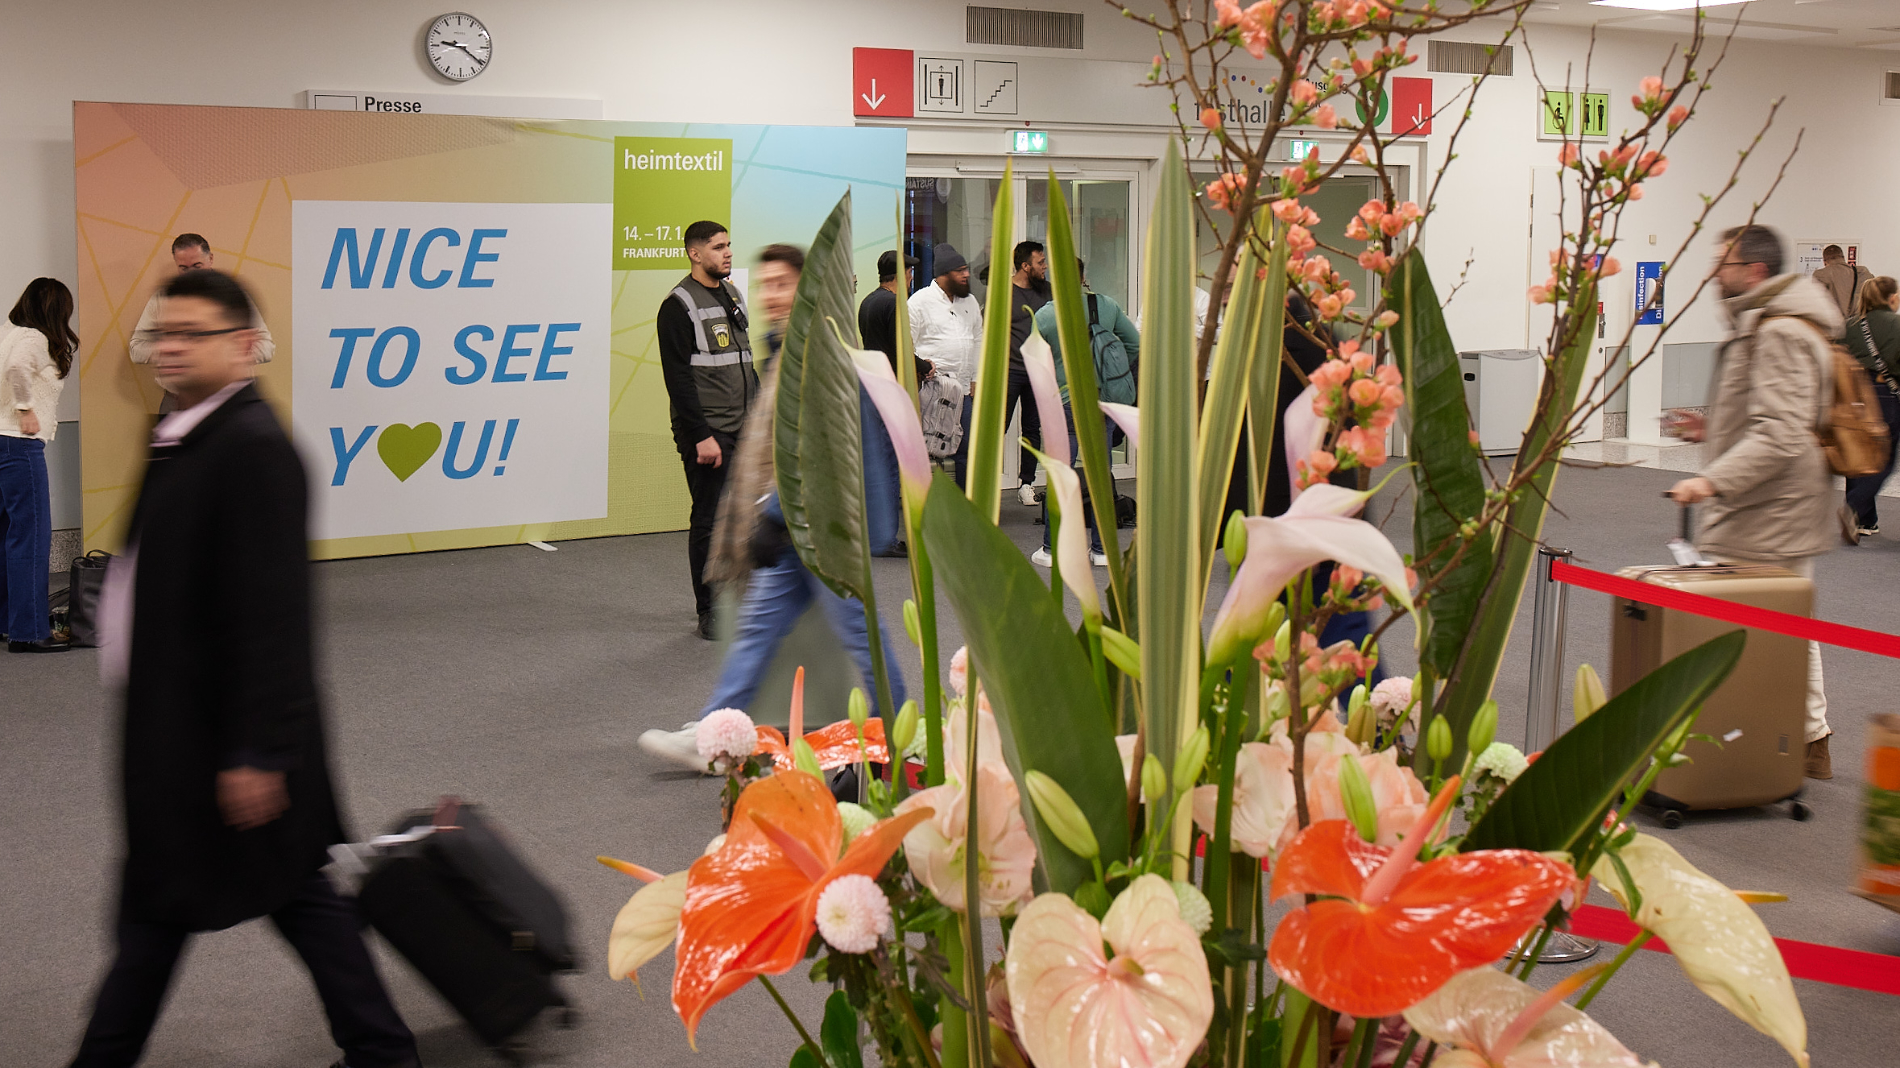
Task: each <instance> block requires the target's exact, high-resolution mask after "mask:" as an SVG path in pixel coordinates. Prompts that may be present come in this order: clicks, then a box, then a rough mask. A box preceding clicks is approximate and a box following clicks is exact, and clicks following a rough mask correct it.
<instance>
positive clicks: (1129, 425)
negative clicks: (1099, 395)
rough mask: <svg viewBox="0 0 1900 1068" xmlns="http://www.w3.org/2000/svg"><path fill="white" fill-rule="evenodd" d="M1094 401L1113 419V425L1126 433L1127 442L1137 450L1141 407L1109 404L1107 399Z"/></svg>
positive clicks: (1139, 446) (1139, 444)
mask: <svg viewBox="0 0 1900 1068" xmlns="http://www.w3.org/2000/svg"><path fill="white" fill-rule="evenodd" d="M1095 403H1097V404H1099V405H1101V407H1102V411H1103V412H1104V413H1106V414H1107V415H1108V417H1109V418H1110V419H1113V420H1115V425H1116V426H1118V427H1121V428H1122V433H1124V434H1126V435H1128V443H1129V444H1130V445H1133V446H1134V447H1135V448H1136V449H1137V450H1139V449H1140V448H1141V409H1139V408H1137V407H1135V406H1134V405H1132V404H1110V403H1109V402H1107V401H1096V402H1095Z"/></svg>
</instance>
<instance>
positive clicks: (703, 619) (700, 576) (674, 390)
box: [654, 222, 759, 641]
mask: <svg viewBox="0 0 1900 1068" xmlns="http://www.w3.org/2000/svg"><path fill="white" fill-rule="evenodd" d="M686 258H687V259H688V260H689V261H691V263H692V265H693V270H692V273H690V274H688V275H687V276H686V277H685V278H682V279H680V284H679V285H678V286H676V287H675V288H674V289H673V292H672V293H670V294H668V295H667V298H666V299H665V300H663V301H661V302H660V312H659V316H658V317H657V320H656V322H655V324H654V326H655V330H656V332H657V334H658V336H659V341H660V370H661V373H662V374H663V375H664V376H665V378H666V392H667V396H668V397H669V398H670V399H671V401H672V413H673V444H674V445H675V446H676V447H677V448H678V449H679V454H680V461H681V462H682V463H683V464H684V465H685V467H686V488H687V490H688V491H689V492H691V493H692V495H693V510H692V518H691V523H690V526H689V528H688V535H687V542H686V545H687V557H688V560H689V563H690V566H691V568H692V578H693V602H694V606H695V607H696V608H697V609H698V611H699V626H698V633H699V636H700V637H702V638H705V639H707V640H709V641H710V640H711V639H712V637H713V629H712V591H711V589H710V588H708V587H707V585H706V581H705V570H706V556H707V553H708V551H709V550H710V549H711V546H712V531H713V518H714V516H715V515H716V514H717V513H718V510H719V496H720V494H721V493H722V492H724V490H725V488H726V473H727V470H728V467H727V465H726V461H727V459H728V458H730V457H731V455H732V449H733V445H734V444H735V443H736V442H737V440H738V437H739V430H740V428H741V427H743V426H744V425H745V417H746V413H747V412H748V411H749V410H750V409H751V407H752V403H753V401H754V399H755V398H756V397H757V396H758V392H759V375H758V371H757V370H756V369H755V368H754V367H753V365H752V344H751V341H750V339H749V338H748V337H747V336H746V325H747V324H746V312H745V298H744V296H743V295H741V294H740V292H739V288H738V287H737V286H735V285H733V284H732V283H731V282H730V281H728V280H727V276H728V275H730V274H731V273H732V237H731V235H729V234H728V233H727V232H726V228H725V226H724V225H722V224H720V223H716V222H696V223H694V224H693V225H691V226H689V227H687V228H686Z"/></svg>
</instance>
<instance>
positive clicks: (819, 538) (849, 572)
mask: <svg viewBox="0 0 1900 1068" xmlns="http://www.w3.org/2000/svg"><path fill="white" fill-rule="evenodd" d="M851 279H852V268H851V194H850V192H849V191H847V192H846V193H845V195H844V196H843V197H841V198H839V200H838V205H837V207H834V208H832V209H831V215H830V217H828V218H827V219H826V220H825V223H824V225H823V226H821V227H819V228H818V235H817V236H816V237H814V238H813V239H812V243H811V251H810V252H808V253H807V254H806V256H805V269H804V271H803V272H802V273H801V274H800V275H799V279H798V295H797V298H796V299H795V300H794V301H793V303H792V315H791V321H790V322H789V323H787V324H786V328H785V344H784V347H783V348H782V349H781V350H780V351H779V360H778V401H777V412H776V417H775V426H774V445H775V448H774V456H773V459H774V462H775V463H776V464H777V468H778V472H777V473H778V494H779V505H780V507H781V508H783V509H784V512H785V526H786V529H787V530H788V531H789V532H790V534H791V539H792V544H793V545H794V546H796V547H797V549H798V555H799V558H800V559H802V560H804V561H805V566H807V567H809V568H811V569H812V572H813V573H814V574H816V575H817V576H818V577H819V578H820V579H822V580H824V583H825V585H827V586H829V587H831V589H832V590H833V591H835V592H836V593H837V594H838V595H839V596H840V597H856V598H857V599H858V600H860V601H863V602H865V603H867V604H868V603H870V602H871V556H870V549H869V546H868V544H867V543H866V540H865V516H864V452H863V443H862V442H861V441H860V440H859V437H858V433H859V431H858V373H857V370H856V369H855V368H854V367H853V366H852V363H851V356H850V354H849V353H848V352H846V351H845V347H844V345H843V343H841V342H840V341H839V340H838V335H837V334H836V333H835V332H834V331H833V330H832V323H836V324H837V327H838V329H840V330H851V329H853V328H854V324H856V322H857V313H856V311H855V310H854V309H853V308H852V306H851V297H852V288H851V287H852V282H851ZM854 336H855V335H854Z"/></svg>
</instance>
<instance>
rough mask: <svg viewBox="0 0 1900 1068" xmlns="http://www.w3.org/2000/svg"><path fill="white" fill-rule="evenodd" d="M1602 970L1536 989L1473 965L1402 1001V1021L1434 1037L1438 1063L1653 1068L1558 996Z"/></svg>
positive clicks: (1453, 1067)
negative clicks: (1408, 1003)
mask: <svg viewBox="0 0 1900 1068" xmlns="http://www.w3.org/2000/svg"><path fill="white" fill-rule="evenodd" d="M1599 971H1601V968H1600V967H1597V968H1590V969H1587V970H1585V971H1583V972H1580V973H1578V974H1576V975H1572V976H1569V977H1567V978H1565V979H1564V980H1563V981H1562V982H1560V983H1558V984H1557V985H1556V986H1554V987H1552V988H1551V989H1550V990H1547V991H1542V992H1540V991H1538V990H1536V989H1535V988H1533V987H1531V986H1529V985H1528V984H1526V983H1525V982H1524V981H1523V980H1521V979H1517V978H1514V977H1512V976H1509V975H1505V974H1504V973H1503V972H1501V971H1498V970H1497V969H1495V968H1490V967H1485V968H1473V969H1471V970H1470V971H1467V972H1459V973H1458V974H1457V975H1454V976H1452V977H1451V979H1450V980H1449V981H1448V982H1446V983H1445V985H1444V986H1441V987H1439V988H1438V989H1437V991H1435V992H1434V993H1432V994H1430V995H1428V996H1427V997H1426V998H1425V1000H1423V1001H1421V1002H1419V1003H1418V1004H1416V1005H1413V1006H1412V1007H1411V1008H1409V1009H1406V1010H1405V1022H1406V1023H1409V1024H1411V1025H1412V1026H1413V1027H1415V1028H1417V1029H1418V1032H1419V1033H1420V1034H1421V1035H1424V1036H1425V1037H1426V1038H1428V1039H1430V1040H1431V1041H1433V1042H1436V1043H1438V1045H1439V1046H1440V1049H1439V1052H1438V1056H1437V1057H1436V1058H1435V1059H1434V1060H1433V1061H1432V1063H1433V1064H1434V1065H1438V1066H1441V1068H1557V1066H1561V1068H1656V1065H1655V1062H1653V1061H1646V1060H1644V1059H1643V1058H1641V1057H1638V1056H1637V1055H1636V1054H1634V1053H1631V1052H1630V1051H1629V1050H1628V1049H1627V1048H1625V1047H1624V1045H1623V1044H1622V1043H1621V1042H1618V1041H1617V1040H1616V1036H1615V1035H1612V1034H1610V1032H1608V1031H1607V1030H1604V1028H1603V1025H1602V1024H1600V1023H1597V1022H1596V1021H1595V1020H1592V1019H1591V1018H1590V1017H1588V1016H1585V1015H1584V1014H1583V1013H1581V1012H1578V1011H1577V1010H1576V1009H1573V1008H1571V1007H1570V1006H1569V1005H1566V1004H1564V1003H1563V999H1564V998H1566V997H1568V996H1570V995H1571V994H1573V993H1575V992H1576V990H1577V988H1578V987H1580V986H1582V985H1583V984H1584V983H1587V982H1589V981H1590V980H1591V979H1594V978H1595V977H1596V974H1597V973H1598V972H1599Z"/></svg>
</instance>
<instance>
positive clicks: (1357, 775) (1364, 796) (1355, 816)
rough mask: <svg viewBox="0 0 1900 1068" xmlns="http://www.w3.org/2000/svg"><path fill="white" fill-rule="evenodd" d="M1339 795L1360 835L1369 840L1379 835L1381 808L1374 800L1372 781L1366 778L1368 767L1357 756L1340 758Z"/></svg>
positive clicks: (1354, 827)
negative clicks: (1360, 762)
mask: <svg viewBox="0 0 1900 1068" xmlns="http://www.w3.org/2000/svg"><path fill="white" fill-rule="evenodd" d="M1339 797H1340V800H1341V801H1343V802H1345V805H1346V818H1347V819H1349V820H1351V821H1352V825H1353V829H1354V830H1357V831H1358V832H1359V837H1361V838H1364V839H1365V840H1366V841H1368V842H1370V841H1372V840H1373V839H1375V838H1377V837H1379V809H1378V806H1377V805H1375V804H1373V801H1372V781H1371V780H1370V779H1367V778H1366V769H1365V768H1362V767H1360V766H1359V759H1358V758H1357V757H1351V756H1348V757H1341V758H1340V761H1339Z"/></svg>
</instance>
